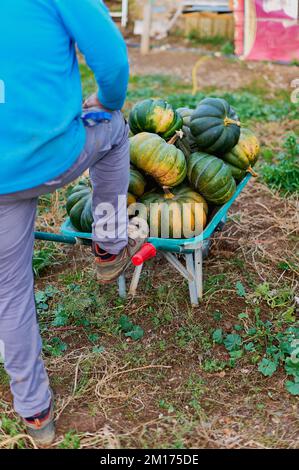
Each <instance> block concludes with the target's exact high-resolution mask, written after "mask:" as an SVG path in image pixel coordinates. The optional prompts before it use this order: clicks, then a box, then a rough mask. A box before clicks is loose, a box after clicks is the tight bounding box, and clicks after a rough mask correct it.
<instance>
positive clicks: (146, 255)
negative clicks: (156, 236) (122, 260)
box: [132, 242, 157, 266]
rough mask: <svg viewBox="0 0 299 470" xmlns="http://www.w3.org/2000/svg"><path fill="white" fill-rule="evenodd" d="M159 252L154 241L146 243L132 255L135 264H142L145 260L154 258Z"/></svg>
mask: <svg viewBox="0 0 299 470" xmlns="http://www.w3.org/2000/svg"><path fill="white" fill-rule="evenodd" d="M156 254H157V249H156V247H155V246H154V245H152V243H148V242H147V243H144V245H143V246H142V247H141V248H140V250H139V251H138V252H137V253H136V254H135V255H134V256H133V257H132V263H133V264H134V266H140V265H141V264H143V263H144V262H145V261H148V260H149V259H151V258H154V257H155V256H156Z"/></svg>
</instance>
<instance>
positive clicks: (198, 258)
mask: <svg viewBox="0 0 299 470" xmlns="http://www.w3.org/2000/svg"><path fill="white" fill-rule="evenodd" d="M202 260H203V253H202V248H197V249H196V250H195V252H194V261H195V262H194V266H195V283H196V290H197V297H198V299H199V300H201V299H202V295H203V288H202V284H203V264H202Z"/></svg>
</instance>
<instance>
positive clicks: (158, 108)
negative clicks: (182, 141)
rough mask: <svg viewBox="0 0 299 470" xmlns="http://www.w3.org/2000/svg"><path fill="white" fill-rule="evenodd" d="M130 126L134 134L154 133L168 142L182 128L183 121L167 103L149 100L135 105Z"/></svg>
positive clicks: (131, 113) (130, 117)
mask: <svg viewBox="0 0 299 470" xmlns="http://www.w3.org/2000/svg"><path fill="white" fill-rule="evenodd" d="M129 125H130V129H131V131H132V132H133V134H138V133H139V132H152V133H154V134H159V135H160V136H161V137H163V138H164V139H166V140H167V139H169V138H170V137H172V136H173V135H174V134H175V132H176V131H177V130H179V129H181V128H182V125H183V119H182V118H181V116H180V115H179V114H178V113H177V112H176V111H175V110H174V109H173V107H172V106H171V105H170V104H169V103H167V101H164V100H160V99H157V100H154V99H147V100H144V101H140V102H138V103H136V104H135V106H134V107H133V109H132V111H131V112H130V116H129Z"/></svg>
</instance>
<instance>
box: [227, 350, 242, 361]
mask: <svg viewBox="0 0 299 470" xmlns="http://www.w3.org/2000/svg"><path fill="white" fill-rule="evenodd" d="M229 355H230V358H231V359H240V358H241V357H242V356H243V351H242V349H238V350H237V351H231V352H230V353H229Z"/></svg>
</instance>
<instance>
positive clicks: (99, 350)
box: [92, 346, 105, 354]
mask: <svg viewBox="0 0 299 470" xmlns="http://www.w3.org/2000/svg"><path fill="white" fill-rule="evenodd" d="M104 351H105V348H104V346H94V347H93V348H92V352H93V353H95V354H102V353H103V352H104Z"/></svg>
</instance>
